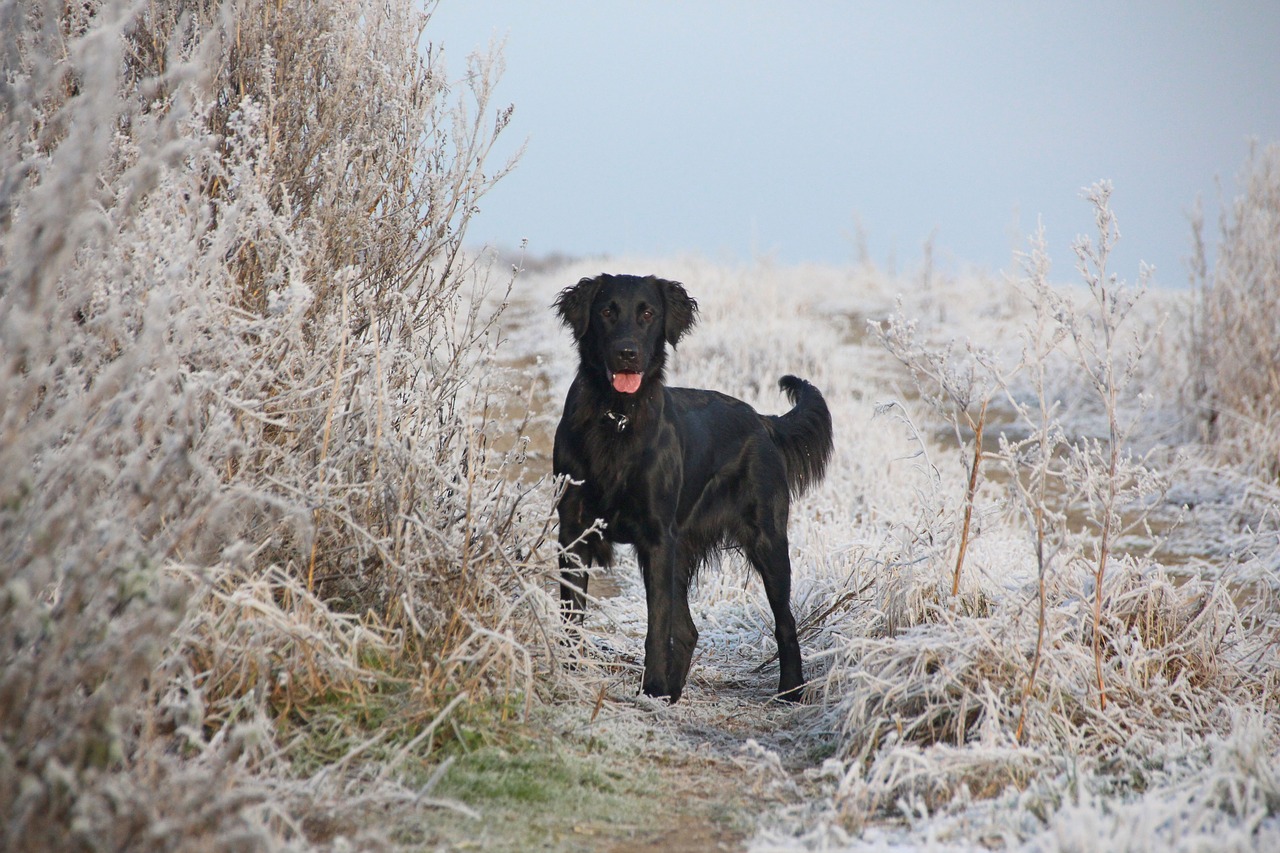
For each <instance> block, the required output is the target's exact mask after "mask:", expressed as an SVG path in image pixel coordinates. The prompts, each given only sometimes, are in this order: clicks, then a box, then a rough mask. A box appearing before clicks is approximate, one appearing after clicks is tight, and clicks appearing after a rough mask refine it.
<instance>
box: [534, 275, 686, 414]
mask: <svg viewBox="0 0 1280 853" xmlns="http://www.w3.org/2000/svg"><path fill="white" fill-rule="evenodd" d="M555 308H556V311H557V312H559V314H560V319H561V320H562V321H564V324H565V325H566V326H568V327H569V328H570V329H571V330H572V331H573V335H574V337H575V338H576V339H577V341H578V354H579V356H580V357H581V359H582V370H583V371H585V372H587V373H590V374H592V375H593V376H595V377H596V378H599V379H601V380H602V381H603V382H604V383H605V384H607V385H609V386H610V387H612V388H613V390H614V391H616V392H617V393H619V394H635V393H637V392H638V391H639V390H640V389H641V387H643V386H645V385H647V384H653V383H655V382H660V381H661V379H662V369H663V366H664V365H665V363H666V344H671V346H673V347H674V346H675V345H676V343H677V342H678V341H679V340H680V338H681V337H682V336H683V335H684V333H685V332H687V331H688V330H689V328H690V327H691V326H692V325H693V324H694V321H695V320H696V319H697V313H698V303H697V302H696V301H694V299H693V298H692V297H690V296H689V294H688V293H686V292H685V289H684V287H683V286H681V284H680V283H679V282H675V281H667V280H666V279H661V278H655V277H654V276H647V277H645V278H640V277H639V276H633V275H599V276H596V277H595V278H584V279H582V280H581V281H579V282H578V283H577V284H575V285H574V286H573V287H569V288H565V290H563V291H561V293H560V296H559V297H557V299H556V302H555Z"/></svg>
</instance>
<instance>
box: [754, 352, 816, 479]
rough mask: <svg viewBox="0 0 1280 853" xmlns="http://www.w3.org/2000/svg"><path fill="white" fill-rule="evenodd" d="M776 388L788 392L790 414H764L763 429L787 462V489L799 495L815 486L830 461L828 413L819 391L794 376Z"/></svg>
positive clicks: (787, 378)
mask: <svg viewBox="0 0 1280 853" xmlns="http://www.w3.org/2000/svg"><path fill="white" fill-rule="evenodd" d="M778 387H780V388H781V389H782V390H783V391H785V392H787V397H788V399H790V400H791V406H792V408H791V411H789V412H787V413H786V414H785V415H764V416H763V417H764V422H765V427H766V428H767V429H768V430H769V435H770V436H771V437H772V438H773V443H774V444H776V445H777V446H778V449H779V450H781V451H782V457H783V458H784V459H785V460H786V463H787V487H788V488H789V489H790V490H791V494H793V495H799V494H801V493H803V492H804V491H805V490H806V489H808V488H809V487H810V486H812V485H814V484H816V483H818V482H819V481H820V480H821V479H822V475H823V474H824V473H826V470H827V460H829V459H830V458H831V447H832V444H831V412H830V411H829V410H828V409H827V401H826V400H824V399H823V398H822V392H821V391H819V390H818V389H817V388H815V387H813V386H812V385H810V384H809V383H808V382H806V381H804V380H803V379H800V378H799V377H796V376H784V377H782V378H781V379H780V380H778Z"/></svg>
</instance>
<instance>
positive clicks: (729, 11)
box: [427, 0, 1280, 286]
mask: <svg viewBox="0 0 1280 853" xmlns="http://www.w3.org/2000/svg"><path fill="white" fill-rule="evenodd" d="M427 35H428V38H429V39H430V40H431V41H433V42H436V43H437V44H443V46H444V48H445V51H446V56H447V61H448V63H449V69H450V72H451V73H453V74H456V73H459V72H460V71H461V70H462V68H463V60H464V57H465V55H466V54H467V53H469V52H470V51H471V50H473V49H474V48H476V47H481V46H484V45H486V44H488V43H489V41H490V40H491V39H499V40H502V39H505V49H504V56H505V59H506V73H505V75H504V77H503V79H502V82H501V83H500V85H499V88H498V92H497V97H498V100H499V101H501V102H502V103H503V104H505V103H513V104H514V105H515V108H516V109H515V114H514V119H513V121H512V124H511V126H510V128H509V129H508V131H507V142H506V147H504V149H503V150H504V151H507V152H509V151H510V150H511V149H512V148H513V147H514V146H515V145H516V144H518V143H520V142H523V141H526V140H527V145H528V147H527V151H526V153H525V155H524V158H523V159H522V161H521V163H520V165H519V166H518V167H517V169H516V171H515V172H514V173H513V174H512V175H511V176H510V177H508V178H507V179H506V180H505V181H503V182H502V183H500V184H499V185H498V187H497V188H496V189H495V190H494V191H493V192H492V194H491V195H490V196H488V197H487V198H486V199H485V200H484V201H483V202H482V204H481V213H480V215H479V216H478V217H477V218H476V219H475V220H474V222H473V223H472V228H471V231H470V232H469V242H471V243H473V244H475V243H480V242H483V243H487V244H491V245H496V246H502V247H513V246H516V245H518V244H519V242H520V241H521V240H522V239H525V238H527V239H528V240H529V247H530V251H531V252H532V253H534V254H547V253H550V252H565V253H569V254H575V255H589V254H608V255H635V254H643V255H646V256H653V257H659V258H660V257H663V256H672V255H675V254H680V253H685V252H696V253H700V254H703V255H705V256H707V257H710V258H712V259H717V260H731V261H742V260H749V259H751V258H752V257H755V256H757V255H764V256H770V257H773V258H774V259H776V260H777V261H779V262H782V263H793V262H803V261H815V262H824V263H844V262H848V261H852V260H855V259H856V256H857V251H856V248H855V241H854V239H853V236H852V235H853V234H854V233H855V232H856V231H857V228H858V223H859V222H860V223H861V228H862V230H863V232H864V233H865V234H866V238H867V243H868V246H869V250H870V254H871V258H872V260H874V261H876V262H877V263H879V264H881V265H885V264H887V263H889V262H890V260H891V259H893V260H896V264H897V266H898V267H899V268H903V267H906V266H909V265H911V264H914V263H915V262H916V261H917V260H918V259H919V257H920V255H921V247H922V246H923V244H924V242H925V241H926V240H927V239H928V238H929V237H930V235H931V234H935V235H936V236H935V254H936V256H937V258H938V260H939V262H940V263H942V264H944V265H946V266H948V267H951V268H953V269H955V268H958V267H962V266H964V265H969V264H971V265H975V266H978V267H983V268H987V269H992V270H997V269H1003V270H1008V269H1011V268H1012V264H1011V261H1010V258H1011V252H1012V250H1013V249H1014V248H1025V238H1026V235H1028V234H1029V233H1030V232H1032V231H1034V230H1035V228H1036V223H1037V220H1038V219H1041V220H1043V222H1044V226H1045V229H1046V234H1047V236H1048V238H1049V241H1050V252H1051V255H1052V257H1053V261H1054V274H1055V277H1056V278H1069V277H1071V276H1072V275H1073V274H1072V272H1071V271H1072V269H1073V266H1074V257H1073V256H1072V254H1071V252H1070V249H1069V245H1070V242H1071V240H1072V239H1073V238H1074V237H1075V235H1077V234H1081V233H1089V232H1091V229H1092V227H1093V225H1092V215H1091V212H1090V210H1089V208H1088V206H1087V204H1086V203H1085V202H1083V201H1082V200H1081V199H1080V190H1081V189H1082V188H1083V187H1085V186H1087V185H1088V184H1090V183H1092V182H1093V181H1095V180H1098V179H1103V178H1107V179H1110V180H1111V181H1112V182H1113V183H1114V186H1115V192H1114V196H1113V209H1114V210H1115V211H1116V213H1117V215H1118V217H1119V220H1120V229H1121V233H1122V241H1121V245H1120V249H1119V250H1118V252H1117V257H1116V260H1117V263H1116V265H1115V267H1114V271H1115V272H1118V273H1120V274H1121V276H1122V277H1124V278H1127V279H1129V280H1133V279H1134V278H1136V276H1137V269H1138V261H1139V260H1144V261H1147V262H1148V263H1152V264H1154V265H1156V267H1157V274H1156V280H1157V282H1158V283H1161V284H1166V285H1175V286H1176V285H1181V284H1183V283H1184V282H1185V280H1186V274H1185V266H1184V264H1183V259H1184V258H1185V256H1186V255H1187V254H1188V253H1189V245H1190V237H1189V234H1190V231H1189V227H1188V225H1187V218H1186V213H1187V211H1188V210H1189V208H1190V207H1191V206H1192V205H1193V203H1194V201H1195V199H1196V197H1197V196H1198V195H1199V196H1201V197H1203V199H1204V202H1205V207H1206V211H1207V212H1208V213H1210V214H1212V213H1214V212H1216V210H1217V208H1218V205H1219V198H1220V197H1219V189H1218V183H1217V182H1216V179H1218V178H1221V179H1222V180H1223V186H1224V187H1225V188H1226V190H1227V192H1228V193H1230V192H1232V190H1233V179H1234V176H1235V175H1236V174H1237V172H1238V171H1239V170H1240V168H1241V166H1242V165H1243V163H1244V161H1245V158H1246V156H1247V153H1248V143H1249V140H1250V138H1256V139H1258V140H1259V141H1260V142H1275V141H1280V2H1276V0H1258V2H1235V1H1234V0H1227V2H1203V3H1186V2H1143V3H1125V2H1118V0H1113V2H1087V3H1082V2H1050V0H1037V2H1020V3H1014V2H1005V3H982V4H979V3H973V2H959V1H957V2H885V3H861V2H857V3H855V2H829V1H828V0H809V2H805V3H785V2H778V0H774V2H768V3H766V2H684V3H680V2H666V0H646V2H601V1H599V0H598V2H570V0H539V2H516V0H442V2H441V3H440V6H439V8H438V9H437V11H436V13H435V15H434V17H433V19H432V22H431V24H430V25H429V27H428V30H427Z"/></svg>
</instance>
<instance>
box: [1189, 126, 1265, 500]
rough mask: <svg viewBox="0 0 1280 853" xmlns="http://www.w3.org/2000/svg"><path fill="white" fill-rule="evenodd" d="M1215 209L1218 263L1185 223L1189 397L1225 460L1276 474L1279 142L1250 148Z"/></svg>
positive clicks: (1196, 225)
mask: <svg viewBox="0 0 1280 853" xmlns="http://www.w3.org/2000/svg"><path fill="white" fill-rule="evenodd" d="M1240 184H1241V186H1242V192H1241V194H1240V196H1239V197H1237V198H1236V199H1235V201H1234V202H1233V203H1232V204H1231V205H1230V207H1229V208H1227V209H1226V210H1224V211H1223V212H1222V216H1221V229H1222V234H1221V238H1220V241H1219V244H1218V254H1217V260H1216V262H1215V264H1214V266H1213V269H1212V270H1210V269H1208V267H1207V263H1206V261H1205V251H1204V238H1203V234H1202V223H1201V221H1200V220H1199V219H1198V218H1197V219H1196V220H1195V221H1194V223H1193V225H1194V228H1193V230H1194V237H1195V245H1196V252H1195V256H1194V258H1193V261H1192V281H1193V284H1195V285H1196V286H1197V287H1196V289H1197V294H1196V296H1197V300H1196V306H1195V307H1196V310H1194V311H1193V313H1192V316H1191V324H1190V328H1189V332H1190V338H1191V347H1190V349H1191V353H1192V367H1193V387H1192V396H1193V403H1194V405H1195V407H1196V410H1197V412H1198V413H1199V415H1200V418H1201V422H1202V423H1203V425H1204V430H1205V434H1206V436H1207V438H1208V439H1209V441H1210V442H1212V443H1214V444H1215V445H1217V446H1218V447H1219V448H1220V449H1221V450H1222V452H1223V453H1224V455H1225V457H1226V458H1227V460H1228V461H1231V462H1237V463H1240V464H1241V465H1242V466H1243V467H1245V468H1246V469H1248V470H1250V471H1252V472H1253V473H1256V474H1261V475H1263V476H1265V477H1268V478H1270V479H1273V480H1274V479H1275V478H1276V477H1277V476H1280V443H1278V442H1277V436H1280V144H1271V145H1268V146H1266V147H1264V148H1262V149H1261V150H1254V151H1253V152H1252V153H1251V155H1250V157H1249V161H1248V163H1247V164H1246V166H1245V168H1244V171H1243V172H1242V174H1241V177H1240Z"/></svg>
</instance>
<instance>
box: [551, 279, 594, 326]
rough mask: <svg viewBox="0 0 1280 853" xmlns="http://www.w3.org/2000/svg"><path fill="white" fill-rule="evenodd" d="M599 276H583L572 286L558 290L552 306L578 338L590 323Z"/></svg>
mask: <svg viewBox="0 0 1280 853" xmlns="http://www.w3.org/2000/svg"><path fill="white" fill-rule="evenodd" d="M600 278H601V277H596V278H584V279H581V280H579V281H578V283H577V284H575V285H574V286H573V287H566V288H565V289H564V290H562V291H560V295H559V296H557V297H556V301H555V305H554V306H553V307H554V308H555V309H556V311H557V313H559V314H560V320H561V322H563V323H564V324H565V325H566V326H568V327H569V328H570V329H572V330H573V336H574V337H575V338H577V339H578V340H582V338H583V337H584V336H585V335H586V334H587V326H588V325H590V324H591V303H592V302H594V301H595V298H596V291H598V290H599V289H600Z"/></svg>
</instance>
